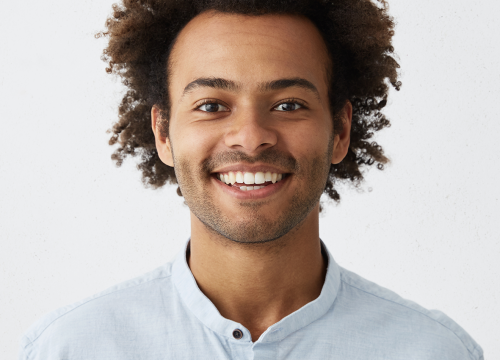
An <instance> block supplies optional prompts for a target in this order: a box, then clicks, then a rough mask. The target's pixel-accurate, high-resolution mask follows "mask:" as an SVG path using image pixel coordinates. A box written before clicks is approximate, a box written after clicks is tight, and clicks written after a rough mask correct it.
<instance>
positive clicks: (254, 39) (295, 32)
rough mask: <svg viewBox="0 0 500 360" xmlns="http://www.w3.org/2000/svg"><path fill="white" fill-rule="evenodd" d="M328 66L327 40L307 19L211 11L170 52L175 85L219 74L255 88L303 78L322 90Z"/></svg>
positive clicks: (195, 21) (188, 28)
mask: <svg viewBox="0 0 500 360" xmlns="http://www.w3.org/2000/svg"><path fill="white" fill-rule="evenodd" d="M327 64H328V55H327V49H326V46H325V43H324V41H323V38H322V36H321V34H320V33H319V31H318V29H317V28H316V27H315V26H314V24H313V23H312V22H310V21H309V20H308V19H307V18H305V17H300V16H294V15H262V16H247V15H240V14H225V13H219V12H213V11H212V12H206V13H202V14H200V15H198V16H197V17H195V18H194V19H192V20H191V21H190V22H189V23H188V24H187V25H186V26H185V28H184V29H183V30H182V31H181V32H180V34H179V36H178V38H177V40H176V43H175V46H174V48H173V50H172V53H171V56H170V73H171V81H173V82H174V84H172V83H171V85H173V86H174V87H175V85H176V84H175V83H178V86H181V85H182V83H183V84H184V85H185V84H187V83H189V82H191V81H192V80H193V79H196V78H199V77H217V78H225V79H229V80H233V81H235V82H238V83H241V84H243V85H244V86H247V87H251V86H252V85H257V84H259V83H262V82H263V81H272V80H275V79H277V78H291V77H301V78H305V79H307V80H309V81H311V82H313V83H314V84H315V85H316V86H317V87H318V88H319V90H320V92H321V90H324V91H326V88H327V84H326V69H327ZM172 90H174V91H175V89H172Z"/></svg>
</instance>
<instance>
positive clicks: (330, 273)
mask: <svg viewBox="0 0 500 360" xmlns="http://www.w3.org/2000/svg"><path fill="white" fill-rule="evenodd" d="M114 10H115V12H114V15H113V17H112V18H111V19H109V20H108V23H107V27H108V31H107V32H106V33H103V35H107V36H109V39H110V40H109V41H110V42H109V46H108V48H107V49H106V50H105V59H106V60H107V61H109V64H110V68H109V69H108V71H109V72H115V73H117V74H119V75H120V76H122V77H123V80H124V83H125V84H126V85H127V86H128V87H129V92H128V93H127V94H126V96H125V98H124V100H123V102H122V105H121V107H120V121H119V122H118V123H117V124H116V125H115V127H114V129H113V131H114V135H113V137H112V140H111V143H112V144H114V143H116V142H120V144H121V147H120V148H119V149H118V150H117V152H116V153H115V155H114V159H115V160H117V162H118V164H121V162H122V161H123V159H124V157H126V156H127V155H135V154H137V153H140V154H141V156H142V160H143V161H142V163H141V164H140V166H139V168H140V169H141V170H142V171H143V178H144V182H145V183H146V184H149V185H151V186H153V187H159V186H162V185H163V184H165V183H166V182H167V181H169V182H177V183H178V184H179V189H178V193H179V194H180V195H182V196H184V198H185V201H186V203H187V205H188V206H189V208H190V211H191V238H190V240H189V242H187V243H186V248H185V251H183V252H182V253H181V254H179V256H178V257H177V258H176V259H175V260H174V261H172V262H170V263H168V264H166V265H165V266H163V267H161V268H158V269H156V270H154V271H152V272H150V273H148V274H145V275H143V276H141V277H138V278H136V279H133V280H130V281H128V282H125V283H123V284H119V285H117V286H115V287H112V288H110V289H108V290H106V291H104V292H102V293H99V294H96V295H94V296H92V297H90V298H88V299H85V300H82V301H81V302H79V303H76V304H73V305H70V306H68V307H66V308H62V309H59V310H56V311H55V312H53V313H51V314H49V315H47V316H46V317H44V318H43V319H42V320H40V321H39V322H38V323H37V324H35V325H34V326H33V327H32V328H31V329H30V330H29V331H28V332H27V333H26V334H25V336H24V337H23V339H22V349H21V355H20V358H21V359H71V360H74V359H389V360H392V359H394V360H395V359H440V360H446V359H449V360H452V359H453V360H460V359H464V360H465V359H482V358H483V355H482V349H481V347H480V346H479V345H478V344H476V342H475V341H474V340H473V339H472V338H471V337H470V336H469V335H468V334H467V333H466V332H465V331H464V330H463V329H462V328H461V327H460V326H459V325H457V324H456V323H455V322H453V320H451V319H449V318H448V317H447V316H446V315H444V314H443V313H441V312H438V311H429V310H426V309H424V308H422V307H420V306H418V305H416V304H415V303H413V302H411V301H408V300H404V299H402V298H401V297H399V296H398V295H396V294H394V293H393V292H391V291H389V290H387V289H384V288H382V287H380V286H378V285H376V284H373V283H371V282H369V281H367V280H365V279H363V278H361V277H359V276H357V275H355V274H353V273H351V272H349V271H347V270H345V269H343V268H341V267H339V266H338V265H337V264H336V263H335V261H334V259H333V257H332V255H331V254H330V253H329V252H328V250H327V249H326V247H325V245H324V244H323V243H322V242H321V240H320V238H319V226H318V217H319V212H320V203H319V200H320V196H321V195H322V193H323V192H326V193H327V194H328V195H329V196H330V197H331V198H332V199H334V200H337V201H338V200H339V195H338V193H337V192H336V190H335V189H334V185H335V182H336V181H338V180H346V181H352V182H354V183H355V184H357V183H358V182H359V181H360V180H361V179H362V177H361V173H360V166H363V165H365V166H371V165H373V164H375V163H377V164H378V165H379V168H381V167H382V166H381V165H382V164H383V163H385V162H386V161H387V159H386V158H385V156H384V155H383V152H382V149H381V148H380V147H379V146H378V145H377V144H375V143H370V142H369V141H368V140H369V139H370V137H371V136H372V135H373V133H374V132H375V131H378V130H380V129H382V128H383V127H385V126H387V125H388V121H387V120H386V119H385V117H384V116H383V115H382V113H381V112H380V110H381V109H382V108H383V107H384V106H385V103H386V101H385V99H386V97H387V92H388V86H387V85H386V83H385V81H387V80H389V82H390V83H392V85H393V86H395V87H396V88H399V85H400V84H399V83H398V82H397V72H396V69H397V67H398V65H397V63H396V62H395V61H394V59H393V58H392V57H391V56H390V55H391V53H392V52H393V49H392V46H391V37H392V35H393V32H392V28H393V22H392V19H391V18H390V17H389V16H388V15H387V12H386V5H385V3H380V4H378V5H377V4H373V3H371V2H370V1H368V0H349V1H347V0H345V1H335V2H326V1H302V2H301V1H293V2H292V1H290V2H288V1H275V2H271V3H266V2H264V1H262V2H260V1H248V0H247V1H243V0H241V1H229V0H228V1H224V0H219V1H199V2H198V1H182V3H180V2H177V1H161V0H150V1H137V0H135V1H134V0H124V3H123V5H122V6H115V8H114Z"/></svg>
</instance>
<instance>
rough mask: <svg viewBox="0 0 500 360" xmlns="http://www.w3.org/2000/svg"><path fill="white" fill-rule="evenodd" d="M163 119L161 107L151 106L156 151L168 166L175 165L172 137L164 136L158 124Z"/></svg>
mask: <svg viewBox="0 0 500 360" xmlns="http://www.w3.org/2000/svg"><path fill="white" fill-rule="evenodd" d="M160 121H161V115H160V109H158V108H157V107H156V106H153V107H152V108H151V128H152V130H153V133H154V135H155V145H156V151H157V152H158V156H159V157H160V160H161V161H162V162H163V163H164V164H165V165H168V166H171V167H174V160H173V156H172V147H171V144H170V139H169V138H168V137H165V136H162V134H161V131H160V130H159V129H158V124H159V122H160Z"/></svg>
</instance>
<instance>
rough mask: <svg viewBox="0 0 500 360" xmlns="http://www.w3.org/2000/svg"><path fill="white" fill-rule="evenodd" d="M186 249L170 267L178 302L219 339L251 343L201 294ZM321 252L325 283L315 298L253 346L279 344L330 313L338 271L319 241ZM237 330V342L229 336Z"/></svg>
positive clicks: (269, 329) (245, 332)
mask: <svg viewBox="0 0 500 360" xmlns="http://www.w3.org/2000/svg"><path fill="white" fill-rule="evenodd" d="M320 241H321V240H320ZM189 246H190V240H188V241H187V242H186V245H185V246H184V248H183V250H182V251H181V252H179V254H178V255H177V256H176V258H175V260H174V262H173V264H172V280H173V282H174V285H175V287H176V289H177V291H178V292H179V295H180V297H181V299H182V301H183V302H184V304H185V305H186V306H187V307H188V309H189V310H190V311H191V312H192V313H193V314H194V316H196V318H198V320H200V321H201V322H202V323H203V324H204V325H205V326H207V327H208V328H209V329H211V330H212V331H214V332H216V333H217V334H219V335H220V336H222V337H225V338H227V339H228V340H230V341H234V342H239V343H242V342H250V343H251V342H252V338H251V334H250V331H248V329H247V328H245V327H244V326H243V325H242V324H240V323H237V322H235V321H232V320H229V319H226V318H224V317H223V316H222V315H221V314H220V312H219V310H217V308H216V307H215V305H214V304H213V303H212V302H211V301H210V299H209V298H207V297H206V296H205V294H203V292H201V290H200V288H199V287H198V284H197V283H196V280H195V278H194V276H193V274H192V272H191V269H190V268H189V265H188V263H187V258H186V255H187V251H189ZM321 249H322V251H323V252H324V253H325V254H326V255H327V259H328V264H327V270H326V277H325V283H324V284H323V288H322V289H321V294H320V295H319V297H317V298H316V299H315V300H313V301H311V302H309V303H307V304H306V305H304V306H302V307H301V308H300V309H298V310H296V311H294V312H293V313H291V314H290V315H288V316H286V317H284V318H283V319H281V320H280V321H278V322H277V323H275V324H274V325H272V326H270V327H269V328H268V329H267V330H266V331H265V332H264V333H262V335H261V336H260V338H259V340H258V341H255V343H270V342H275V341H280V340H282V339H284V338H286V337H287V336H288V335H290V334H292V333H293V332H295V331H297V330H299V329H301V328H303V327H305V326H307V325H309V324H310V323H312V322H313V321H315V320H317V319H319V318H320V317H322V316H323V315H324V314H325V313H326V312H327V311H328V309H330V307H331V306H332V304H333V302H334V301H335V298H336V297H337V293H338V289H339V286H340V270H339V267H338V265H337V263H336V262H335V261H334V259H333V257H332V255H331V254H330V252H329V251H328V249H327V248H326V246H325V244H324V243H323V241H321ZM237 329H239V330H241V332H242V333H243V336H242V337H241V338H240V339H235V338H234V337H233V332H234V331H235V330H237Z"/></svg>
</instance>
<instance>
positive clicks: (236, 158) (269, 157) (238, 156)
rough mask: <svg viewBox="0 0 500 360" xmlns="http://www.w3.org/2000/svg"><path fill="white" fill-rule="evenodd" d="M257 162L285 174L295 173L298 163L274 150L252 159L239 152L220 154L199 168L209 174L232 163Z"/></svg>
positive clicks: (267, 150) (270, 149)
mask: <svg viewBox="0 0 500 360" xmlns="http://www.w3.org/2000/svg"><path fill="white" fill-rule="evenodd" d="M257 162H260V163H265V164H267V165H274V166H277V167H279V168H282V169H284V170H286V171H287V172H297V171H298V170H299V165H298V162H297V160H296V159H295V158H294V157H293V156H291V155H289V154H286V153H284V152H282V151H280V150H277V149H274V148H269V149H266V150H264V151H262V152H261V153H259V154H258V155H257V156H253V157H252V156H249V155H248V154H246V153H245V152H243V151H239V150H233V151H225V152H220V153H217V154H214V155H212V156H210V157H208V158H207V159H205V160H204V161H203V162H202V165H201V168H202V170H203V171H204V172H208V173H210V172H212V171H213V170H214V169H216V168H218V167H222V166H224V165H230V164H234V163H247V164H255V163H257Z"/></svg>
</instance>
